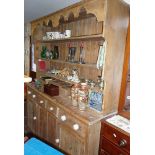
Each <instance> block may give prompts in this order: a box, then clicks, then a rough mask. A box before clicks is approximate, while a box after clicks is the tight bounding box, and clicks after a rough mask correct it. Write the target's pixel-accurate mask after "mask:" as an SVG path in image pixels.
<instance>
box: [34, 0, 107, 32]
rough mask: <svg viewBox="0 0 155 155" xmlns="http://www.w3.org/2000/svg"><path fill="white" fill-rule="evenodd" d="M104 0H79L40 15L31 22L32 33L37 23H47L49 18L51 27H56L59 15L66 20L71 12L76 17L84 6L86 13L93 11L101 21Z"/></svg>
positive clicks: (103, 14)
mask: <svg viewBox="0 0 155 155" xmlns="http://www.w3.org/2000/svg"><path fill="white" fill-rule="evenodd" d="M104 3H105V0H89V1H81V2H79V3H77V4H74V5H71V6H69V7H67V8H64V9H61V10H59V11H57V12H54V13H52V14H49V15H47V16H44V17H41V18H39V19H36V20H34V21H32V22H31V24H32V33H33V32H34V30H35V28H36V27H37V25H38V24H40V25H43V21H45V23H46V24H47V23H48V22H49V20H51V21H52V24H53V27H57V26H58V24H59V19H60V17H61V16H63V17H64V20H65V21H67V20H68V17H69V15H70V13H71V12H73V13H74V17H76V18H77V17H78V16H79V13H80V10H81V8H85V9H86V11H87V13H88V14H89V13H93V14H94V15H95V16H96V17H97V20H98V21H103V20H104V18H105V4H104Z"/></svg>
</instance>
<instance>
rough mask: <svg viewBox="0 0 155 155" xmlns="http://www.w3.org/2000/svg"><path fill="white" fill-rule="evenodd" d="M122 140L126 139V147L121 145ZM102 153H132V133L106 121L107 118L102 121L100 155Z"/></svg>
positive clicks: (126, 154) (124, 154)
mask: <svg viewBox="0 0 155 155" xmlns="http://www.w3.org/2000/svg"><path fill="white" fill-rule="evenodd" d="M121 140H126V145H125V146H124V147H122V146H120V145H119V144H120V141H121ZM102 154H110V155H115V154H123V155H129V154H130V134H129V133H127V132H125V131H123V130H122V129H120V128H118V127H116V126H114V125H112V124H110V123H108V122H106V119H104V120H102V123H101V133H100V149H99V155H102Z"/></svg>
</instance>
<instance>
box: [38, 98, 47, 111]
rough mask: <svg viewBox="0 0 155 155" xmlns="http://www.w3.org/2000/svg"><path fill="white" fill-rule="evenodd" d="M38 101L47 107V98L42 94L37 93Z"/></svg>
mask: <svg viewBox="0 0 155 155" xmlns="http://www.w3.org/2000/svg"><path fill="white" fill-rule="evenodd" d="M37 103H38V104H39V105H40V106H41V107H43V108H45V107H46V104H47V100H46V99H45V98H44V97H42V96H41V95H37Z"/></svg>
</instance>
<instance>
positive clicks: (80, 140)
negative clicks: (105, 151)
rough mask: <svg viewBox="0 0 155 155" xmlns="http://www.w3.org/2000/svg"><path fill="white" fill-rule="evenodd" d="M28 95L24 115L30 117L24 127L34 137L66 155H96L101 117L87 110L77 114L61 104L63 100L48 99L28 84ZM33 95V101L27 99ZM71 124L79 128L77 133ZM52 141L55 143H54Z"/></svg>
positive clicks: (69, 103)
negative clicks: (57, 140) (43, 104)
mask: <svg viewBox="0 0 155 155" xmlns="http://www.w3.org/2000/svg"><path fill="white" fill-rule="evenodd" d="M28 91H30V92H31V94H29V95H28V101H27V102H28V105H29V108H28V114H29V116H30V115H31V114H32V115H33V117H29V118H30V119H28V125H29V127H30V129H31V130H32V132H33V133H34V134H35V135H37V136H39V137H41V138H43V139H45V140H46V141H47V142H50V143H52V144H53V145H57V146H58V147H60V148H61V149H62V150H64V151H65V152H67V153H68V154H70V155H97V154H98V148H99V136H100V127H101V123H100V120H101V119H102V118H103V116H102V115H100V114H97V113H95V112H93V111H90V110H86V111H85V112H81V111H79V110H78V108H76V107H73V106H72V105H71V102H70V101H69V100H65V102H64V98H61V97H58V98H55V97H49V96H48V95H46V94H44V93H42V92H39V91H38V90H36V89H35V88H34V87H33V86H32V85H31V84H29V85H28ZM33 94H35V95H36V99H34V98H33V97H31V96H32V95H33ZM40 100H41V101H45V103H46V104H45V106H44V107H43V106H40V103H39V101H40ZM31 106H35V107H34V108H31ZM51 107H53V110H52V111H51V110H50V108H51ZM69 107H70V108H69ZM55 109H56V110H55ZM63 115H65V116H66V121H62V119H61V116H63ZM34 116H36V117H37V119H36V120H34V119H33V118H34ZM34 121H35V122H34ZM74 124H78V125H79V129H78V130H75V129H74V128H73V125H74ZM56 139H59V142H58V143H56Z"/></svg>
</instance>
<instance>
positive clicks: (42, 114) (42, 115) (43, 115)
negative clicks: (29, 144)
mask: <svg viewBox="0 0 155 155" xmlns="http://www.w3.org/2000/svg"><path fill="white" fill-rule="evenodd" d="M37 106H38V107H37V113H38V119H37V123H38V129H37V130H38V131H37V133H38V136H40V137H41V138H44V139H47V111H46V109H45V108H42V107H41V106H39V105H37Z"/></svg>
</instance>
